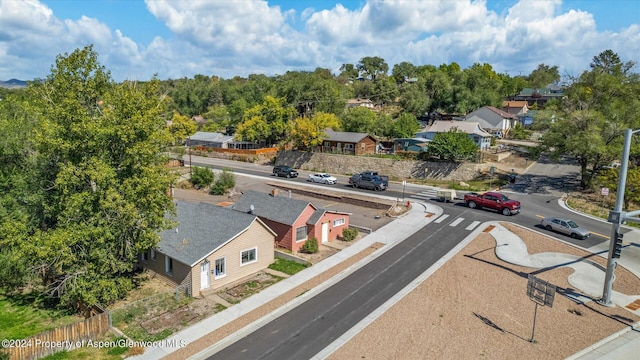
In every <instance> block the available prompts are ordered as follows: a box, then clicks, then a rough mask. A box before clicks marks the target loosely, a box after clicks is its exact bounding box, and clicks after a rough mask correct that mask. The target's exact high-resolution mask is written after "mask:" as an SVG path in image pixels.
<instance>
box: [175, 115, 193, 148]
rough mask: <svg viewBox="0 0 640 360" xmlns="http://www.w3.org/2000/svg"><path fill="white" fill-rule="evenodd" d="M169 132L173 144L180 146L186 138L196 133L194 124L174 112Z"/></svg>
mask: <svg viewBox="0 0 640 360" xmlns="http://www.w3.org/2000/svg"><path fill="white" fill-rule="evenodd" d="M169 131H170V132H171V135H172V136H173V143H174V144H181V143H182V142H184V140H185V139H186V138H187V137H189V136H191V135H193V134H195V133H196V124H195V122H194V121H193V120H191V119H189V118H188V117H186V116H184V115H180V114H179V113H178V112H174V113H173V117H172V118H171V125H170V126H169Z"/></svg>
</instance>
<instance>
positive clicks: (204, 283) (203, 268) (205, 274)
mask: <svg viewBox="0 0 640 360" xmlns="http://www.w3.org/2000/svg"><path fill="white" fill-rule="evenodd" d="M209 285H210V284H209V262H208V261H205V262H203V263H202V264H200V290H203V289H207V288H208V287H209Z"/></svg>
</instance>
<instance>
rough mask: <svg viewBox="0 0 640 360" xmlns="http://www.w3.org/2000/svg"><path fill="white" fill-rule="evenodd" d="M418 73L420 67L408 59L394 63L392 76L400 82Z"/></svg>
mask: <svg viewBox="0 0 640 360" xmlns="http://www.w3.org/2000/svg"><path fill="white" fill-rule="evenodd" d="M417 75H418V68H416V66H415V65H413V64H412V63H409V62H406V61H403V62H401V63H399V64H395V65H393V69H392V70H391V76H392V77H393V79H394V80H395V81H396V82H398V83H400V82H403V81H404V80H405V79H409V78H413V77H416V76H417Z"/></svg>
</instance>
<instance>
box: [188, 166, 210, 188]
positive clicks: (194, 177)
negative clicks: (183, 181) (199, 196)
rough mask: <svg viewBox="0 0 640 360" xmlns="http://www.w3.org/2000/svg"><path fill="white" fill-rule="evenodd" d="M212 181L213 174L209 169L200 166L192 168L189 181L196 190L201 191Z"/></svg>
mask: <svg viewBox="0 0 640 360" xmlns="http://www.w3.org/2000/svg"><path fill="white" fill-rule="evenodd" d="M214 179H215V174H214V173H213V171H211V169H209V168H206V167H202V166H194V167H193V171H192V173H191V178H190V179H189V181H190V182H191V183H192V184H193V186H195V188H196V189H201V188H206V187H208V186H209V185H211V184H212V183H213V180H214Z"/></svg>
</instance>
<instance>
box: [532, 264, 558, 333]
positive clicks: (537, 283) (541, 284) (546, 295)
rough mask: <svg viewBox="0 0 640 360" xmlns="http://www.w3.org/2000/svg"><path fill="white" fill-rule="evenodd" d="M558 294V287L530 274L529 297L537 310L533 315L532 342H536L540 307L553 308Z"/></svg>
mask: <svg viewBox="0 0 640 360" xmlns="http://www.w3.org/2000/svg"><path fill="white" fill-rule="evenodd" d="M555 294H556V286H555V285H552V284H550V283H548V282H546V281H543V280H540V279H538V278H536V277H535V276H533V275H532V274H529V279H528V281H527V295H528V296H529V299H531V301H533V302H535V303H536V308H535V310H534V313H533V330H532V331H531V340H529V342H534V340H533V337H534V335H535V333H536V317H537V316H538V305H542V306H548V307H552V306H553V297H554V296H555Z"/></svg>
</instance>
